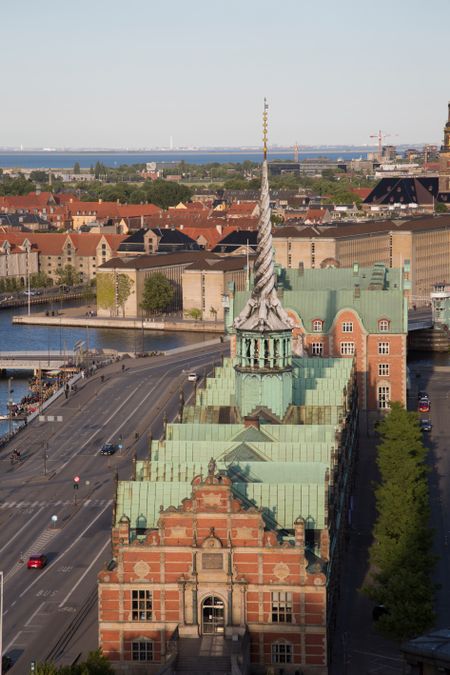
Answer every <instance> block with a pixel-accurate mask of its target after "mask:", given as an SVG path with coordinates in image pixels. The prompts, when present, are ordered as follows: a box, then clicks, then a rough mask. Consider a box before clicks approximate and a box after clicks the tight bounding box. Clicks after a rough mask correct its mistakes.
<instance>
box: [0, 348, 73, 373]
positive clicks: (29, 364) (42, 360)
mask: <svg viewBox="0 0 450 675" xmlns="http://www.w3.org/2000/svg"><path fill="white" fill-rule="evenodd" d="M78 355H79V353H78V352H76V351H70V350H69V351H66V352H64V353H61V352H59V351H51V350H50V351H49V350H46V351H32V352H0V371H2V370H33V371H37V370H58V369H59V368H62V366H64V365H65V364H67V363H75V360H76V358H77V356H78Z"/></svg>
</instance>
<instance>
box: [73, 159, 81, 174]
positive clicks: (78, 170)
mask: <svg viewBox="0 0 450 675" xmlns="http://www.w3.org/2000/svg"><path fill="white" fill-rule="evenodd" d="M73 172H74V173H76V174H80V173H81V168H80V162H75V164H74V165H73Z"/></svg>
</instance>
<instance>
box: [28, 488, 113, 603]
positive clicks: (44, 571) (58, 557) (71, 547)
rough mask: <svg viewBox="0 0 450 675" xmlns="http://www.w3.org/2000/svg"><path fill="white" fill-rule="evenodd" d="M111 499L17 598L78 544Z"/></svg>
mask: <svg viewBox="0 0 450 675" xmlns="http://www.w3.org/2000/svg"><path fill="white" fill-rule="evenodd" d="M112 501H113V500H112V499H110V500H109V501H108V503H107V504H106V506H105V507H104V508H103V509H102V510H101V511H100V513H98V514H97V515H96V516H95V518H94V519H93V520H91V522H90V523H89V525H86V527H85V528H84V530H83V531H82V532H81V533H80V534H79V535H78V537H77V538H76V539H74V541H73V542H72V543H71V544H70V546H69V547H68V548H66V550H65V551H64V552H63V553H61V555H59V556H57V557H56V558H55V560H54V561H53V562H52V563H50V565H48V566H47V567H45V568H44V569H43V570H42V572H41V574H39V576H38V577H36V579H35V580H34V581H32V582H31V584H29V585H28V586H27V588H25V590H23V591H22V593H21V594H20V595H19V598H23V596H24V595H25V594H26V593H28V591H29V590H30V588H33V586H34V585H35V584H37V583H38V581H40V580H41V579H42V577H43V576H45V575H46V574H47V572H49V571H50V570H51V569H52V568H53V566H54V565H56V563H57V562H59V561H60V560H61V558H63V557H64V556H65V555H66V554H67V553H69V551H71V550H72V549H73V547H74V546H76V545H77V544H78V542H79V541H80V539H81V538H82V537H83V536H84V535H85V534H86V532H87V531H88V530H89V528H90V527H92V525H93V524H94V523H95V522H96V521H97V520H98V519H99V518H100V516H102V515H103V514H104V513H105V511H106V509H107V508H108V507H109V506H110V505H111V504H112Z"/></svg>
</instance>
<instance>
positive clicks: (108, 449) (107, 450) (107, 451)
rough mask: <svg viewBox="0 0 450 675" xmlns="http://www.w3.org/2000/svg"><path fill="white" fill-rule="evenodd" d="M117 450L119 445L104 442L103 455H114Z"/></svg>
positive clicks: (101, 452) (101, 451)
mask: <svg viewBox="0 0 450 675" xmlns="http://www.w3.org/2000/svg"><path fill="white" fill-rule="evenodd" d="M116 450H117V446H116V445H114V443H104V444H103V445H102V448H101V450H100V454H101V455H113V454H114V453H115V451H116Z"/></svg>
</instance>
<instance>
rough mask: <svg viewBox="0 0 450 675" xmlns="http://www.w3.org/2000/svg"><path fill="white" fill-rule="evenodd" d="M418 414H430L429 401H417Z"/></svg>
mask: <svg viewBox="0 0 450 675" xmlns="http://www.w3.org/2000/svg"><path fill="white" fill-rule="evenodd" d="M419 412H421V413H427V412H430V401H429V400H428V399H426V398H423V399H421V400H420V401H419Z"/></svg>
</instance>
